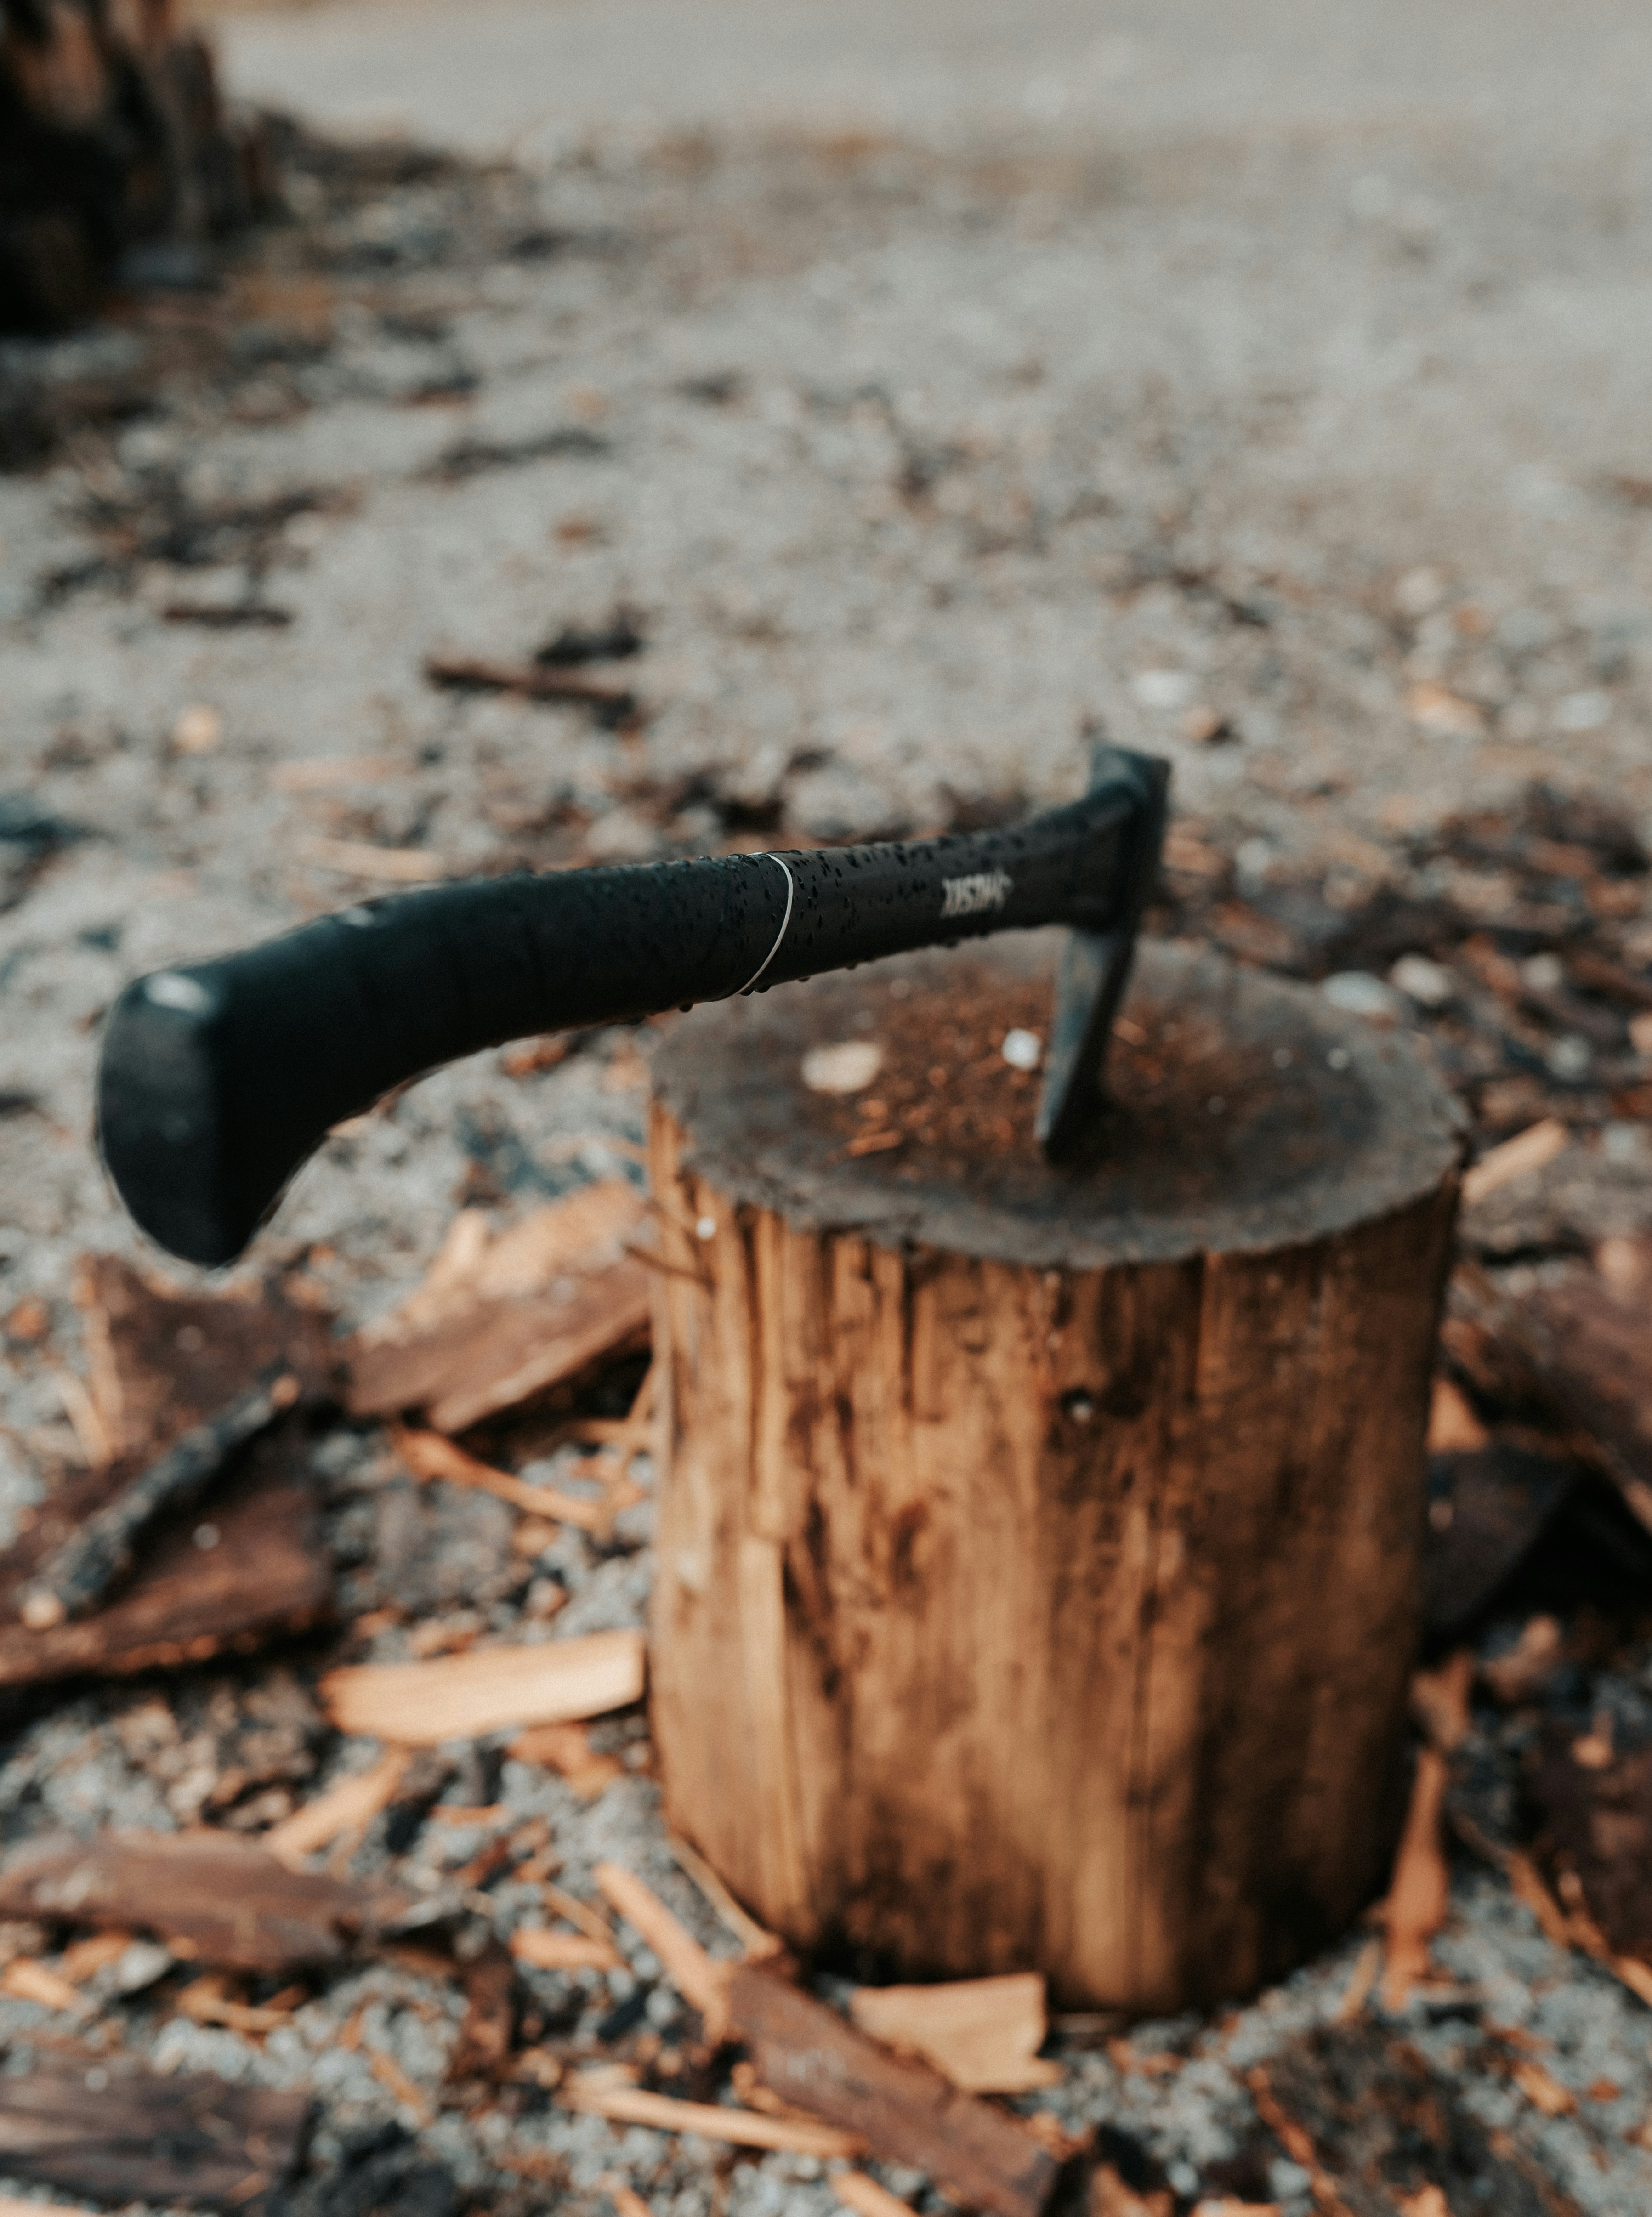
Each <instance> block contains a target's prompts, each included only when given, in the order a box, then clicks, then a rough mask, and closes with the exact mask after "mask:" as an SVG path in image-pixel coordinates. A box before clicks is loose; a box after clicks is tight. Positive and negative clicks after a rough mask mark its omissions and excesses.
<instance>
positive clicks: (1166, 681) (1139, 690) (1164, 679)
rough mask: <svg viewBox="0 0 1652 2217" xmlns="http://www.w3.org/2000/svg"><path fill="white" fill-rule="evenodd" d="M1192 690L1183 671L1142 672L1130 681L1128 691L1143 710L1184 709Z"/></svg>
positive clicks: (1191, 679)
mask: <svg viewBox="0 0 1652 2217" xmlns="http://www.w3.org/2000/svg"><path fill="white" fill-rule="evenodd" d="M1194 689H1195V681H1194V679H1193V678H1192V677H1191V676H1190V675H1189V674H1188V672H1187V671H1186V670H1142V672H1141V674H1140V675H1139V676H1135V677H1133V678H1131V680H1130V691H1131V693H1132V694H1133V695H1134V696H1135V699H1136V700H1137V701H1140V702H1141V704H1142V707H1144V708H1185V707H1187V706H1188V705H1189V703H1190V702H1191V700H1192V698H1193V694H1194Z"/></svg>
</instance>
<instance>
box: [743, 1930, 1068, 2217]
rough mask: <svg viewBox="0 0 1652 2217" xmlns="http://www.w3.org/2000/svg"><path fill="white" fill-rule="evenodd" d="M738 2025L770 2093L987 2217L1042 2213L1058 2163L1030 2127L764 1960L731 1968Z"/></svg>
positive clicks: (1028, 2215) (1030, 2216)
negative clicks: (897, 2050)
mask: <svg viewBox="0 0 1652 2217" xmlns="http://www.w3.org/2000/svg"><path fill="white" fill-rule="evenodd" d="M729 2009H730V2016H731V2018H732V2020H733V2026H734V2029H735V2030H736V2032H737V2033H738V2034H739V2037H740V2038H741V2039H742V2040H744V2041H746V2045H747V2047H749V2048H750V2050H751V2053H752V2062H753V2063H754V2065H755V2066H756V2067H757V2072H758V2077H759V2078H761V2079H762V2081H763V2083H764V2084H765V2085H766V2086H767V2087H768V2088H769V2089H770V2091H771V2092H772V2093H775V2094H777V2095H778V2096H779V2097H780V2098H781V2100H782V2101H783V2102H785V2103H789V2104H790V2105H791V2106H793V2107H795V2108H796V2109H806V2110H807V2111H808V2112H809V2113H810V2114H811V2115H814V2116H817V2117H821V2118H824V2119H825V2120H826V2122H827V2123H829V2124H833V2125H836V2126H838V2127H840V2128H841V2129H842V2130H844V2131H845V2132H851V2133H853V2134H856V2135H857V2137H859V2138H860V2139H861V2140H863V2141H864V2142H865V2144H866V2145H867V2146H868V2147H869V2148H870V2149H871V2150H872V2151H873V2152H875V2154H877V2155H879V2156H882V2157H884V2158H888V2160H889V2161H890V2162H893V2163H905V2164H911V2165H913V2168H914V2169H916V2170H919V2171H927V2172H928V2173H929V2174H930V2175H931V2177H934V2178H936V2179H937V2180H938V2181H939V2182H940V2183H942V2184H943V2185H944V2186H945V2187H946V2188H947V2189H948V2190H949V2191H950V2192H951V2193H952V2194H953V2195H954V2196H955V2198H956V2199H957V2200H958V2201H961V2202H964V2203H966V2204H968V2206H970V2207H972V2208H981V2209H987V2210H991V2211H992V2212H993V2213H994V2217H1039V2213H1040V2212H1042V2210H1043V2208H1044V2205H1045V2203H1046V2202H1048V2201H1049V2196H1050V2193H1051V2191H1052V2189H1053V2188H1054V2186H1055V2178H1056V2174H1057V2169H1058V2166H1057V2165H1056V2162H1055V2158H1054V2157H1053V2156H1052V2155H1051V2153H1050V2152H1049V2149H1048V2148H1047V2147H1045V2146H1044V2145H1043V2141H1042V2140H1040V2139H1039V2137H1038V2136H1037V2134H1036V2133H1034V2132H1033V2130H1032V2129H1031V2127H1030V2126H1029V2125H1027V2124H1026V2123H1025V2122H1024V2121H1023V2120H1022V2119H1020V2118H1019V2117H1012V2116H1008V2115H1005V2113H1004V2111H1003V2110H1001V2109H994V2108H993V2107H992V2105H991V2104H990V2103H987V2102H983V2101H981V2100H979V2099H978V2098H977V2097H975V2096H974V2095H973V2094H965V2093H962V2092H960V2091H959V2090H958V2089H957V2088H956V2087H955V2086H953V2085H951V2084H949V2083H948V2081H947V2080H946V2079H944V2078H942V2077H941V2075H940V2073H939V2072H937V2071H933V2070H931V2068H930V2066H928V2065H927V2064H925V2063H919V2062H918V2061H916V2060H913V2059H911V2058H909V2057H906V2056H903V2055H896V2054H894V2053H891V2051H890V2050H889V2049H888V2048H886V2047H880V2046H879V2045H878V2044H877V2042H876V2041H873V2040H869V2039H868V2038H867V2036H866V2035H865V2034H864V2033H863V2032H860V2031H857V2029H856V2028H855V2027H854V2026H853V2025H851V2024H848V2023H846V2022H845V2020H844V2019H843V2018H842V2017H840V2016H838V2013H837V2011H836V2010H832V2009H828V2008H827V2007H826V2004H825V2003H824V2002H818V2001H815V2000H814V1999H813V1998H811V1997H810V1996H809V1995H807V1994H805V1993H803V1992H801V1991H800V1990H799V1989H798V1988H797V1987H795V1986H794V1985H789V1983H788V1982H787V1980H785V1979H783V1978H781V1977H779V1976H777V1973H775V1972H773V1971H772V1970H769V1969H765V1968H764V1967H762V1966H760V1965H757V1964H751V1963H743V1964H739V1965H738V1966H737V1967H735V1969H734V1971H733V1975H732V1976H731V1978H730V1980H729Z"/></svg>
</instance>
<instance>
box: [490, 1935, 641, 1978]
mask: <svg viewBox="0 0 1652 2217" xmlns="http://www.w3.org/2000/svg"><path fill="white" fill-rule="evenodd" d="M510 1953H511V1954H512V1955H514V1956H515V1957H516V1959H517V1962H519V1963H526V1964H527V1965H528V1966H529V1968H530V1969H531V1970H535V1971H621V1970H623V1969H624V1967H625V1958H624V1956H623V1955H621V1954H620V1951H619V1949H618V1948H616V1947H615V1946H614V1945H613V1943H612V1942H609V1941H607V1940H593V1939H592V1938H591V1936H590V1935H589V1934H588V1933H585V1932H552V1931H548V1930H546V1929H545V1928H544V1927H543V1926H541V1925H520V1926H518V1927H517V1930H516V1931H515V1932H513V1933H512V1934H511V1936H510Z"/></svg>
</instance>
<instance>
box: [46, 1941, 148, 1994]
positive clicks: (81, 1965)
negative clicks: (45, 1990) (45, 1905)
mask: <svg viewBox="0 0 1652 2217" xmlns="http://www.w3.org/2000/svg"><path fill="white" fill-rule="evenodd" d="M132 1941H133V1936H132V1934H131V1933H130V1932H126V1931H122V1930H121V1929H120V1928H119V1927H118V1926H117V1927H116V1929H115V1930H114V1931H113V1932H94V1933H91V1934H90V1936H88V1937H87V1938H86V1939H84V1940H77V1941H75V1942H73V1944H72V1945H71V1946H70V1947H67V1948H65V1949H64V1951H63V1953H62V1955H59V1958H58V1970H59V1974H60V1975H61V1976H62V1977H64V1978H65V1979H68V1981H69V1983H70V1985H71V1986H77V1985H79V1984H80V1982H81V1980H82V1979H90V1978H93V1977H95V1976H96V1973H98V1972H99V1971H101V1970H103V1969H105V1968H106V1967H107V1966H108V1965H109V1964H110V1963H117V1962H119V1961H120V1960H121V1956H122V1955H125V1954H126V1952H127V1948H130V1947H131V1945H132Z"/></svg>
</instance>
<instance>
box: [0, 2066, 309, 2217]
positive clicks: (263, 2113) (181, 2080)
mask: <svg viewBox="0 0 1652 2217" xmlns="http://www.w3.org/2000/svg"><path fill="white" fill-rule="evenodd" d="M312 2108H313V2104H312V2101H311V2099H310V2097H309V2096H308V2095H307V2094H289V2093H282V2092H278V2091H276V2090H275V2089H273V2088H270V2087H264V2086H234V2085H227V2084H225V2083H224V2081H223V2080H221V2079H219V2078H207V2077H202V2076H198V2075H197V2076H189V2077H177V2078H157V2077H154V2076H153V2075H152V2074H151V2073H149V2072H127V2071H124V2070H122V2071H120V2072H117V2071H115V2070H114V2069H113V2068H111V2069H109V2070H107V2071H103V2070H94V2071H93V2072H90V2073H87V2072H81V2073H79V2074H78V2075H77V2076H75V2077H73V2078H71V2077H68V2076H66V2075H59V2074H57V2073H51V2074H48V2073H46V2072H40V2073H39V2074H30V2075H25V2076H22V2077H14V2076H11V2075H9V2074H8V2075H7V2076H5V2077H3V2078H0V2171H3V2172H5V2173H7V2174H9V2176H11V2177H15V2178H20V2179H29V2180H32V2181H34V2183H37V2184H39V2185H41V2186H52V2187H55V2188H57V2189H58V2190H59V2192H60V2193H64V2194H85V2195H93V2196H95V2197H96V2198H97V2199H99V2200H102V2201H105V2202H122V2203H124V2202H157V2203H172V2204H181V2205H182V2206H183V2207H184V2208H192V2209H193V2208H213V2209H217V2208H222V2209H249V2208H250V2209H252V2210H254V2211H257V2210H260V2209H266V2208H269V2206H270V2198H271V2196H272V2195H273V2192H274V2189H277V2188H279V2187H281V2186H282V2185H283V2184H284V2183H286V2182H287V2180H288V2179H289V2178H290V2177H291V2176H292V2174H293V2172H294V2171H295V2170H296V2169H297V2167H298V2165H299V2164H300V2161H301V2160H302V2158H303V2155H304V2151H305V2144H306V2140H307V2138H308V2134H309V2128H310V2121H311V2115H312Z"/></svg>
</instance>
